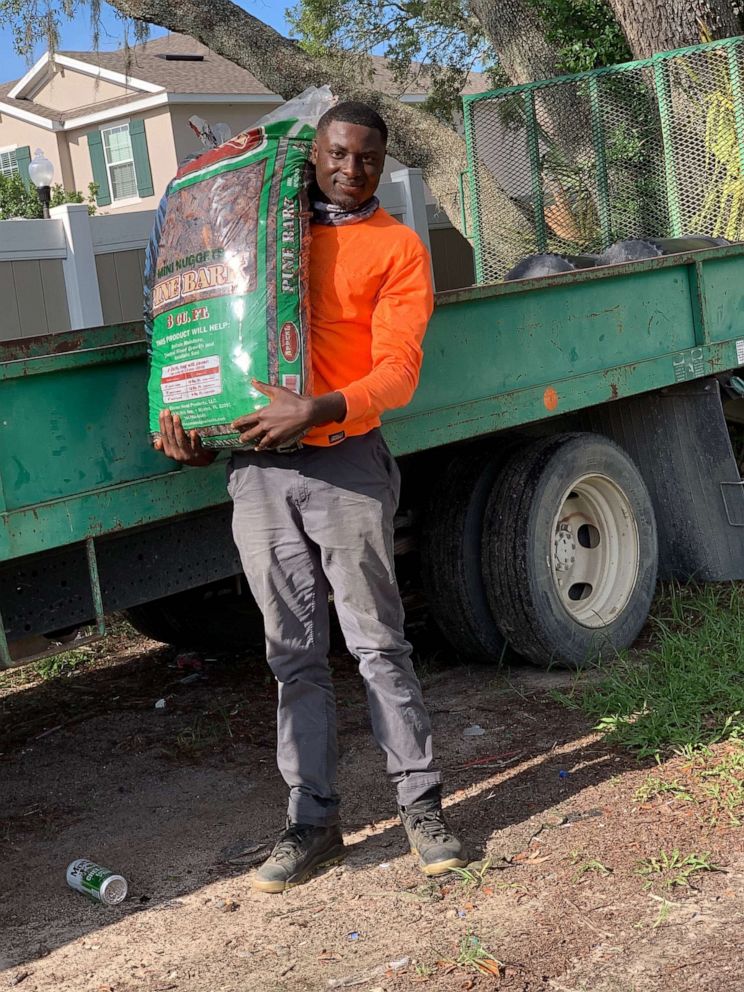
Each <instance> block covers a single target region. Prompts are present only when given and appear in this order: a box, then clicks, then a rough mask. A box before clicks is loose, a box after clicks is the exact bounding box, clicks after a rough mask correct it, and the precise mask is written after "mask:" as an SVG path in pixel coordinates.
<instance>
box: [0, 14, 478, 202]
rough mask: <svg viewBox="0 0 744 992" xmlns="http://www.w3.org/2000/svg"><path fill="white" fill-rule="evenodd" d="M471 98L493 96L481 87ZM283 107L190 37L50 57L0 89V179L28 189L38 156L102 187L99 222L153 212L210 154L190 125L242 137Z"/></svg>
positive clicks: (418, 97)
mask: <svg viewBox="0 0 744 992" xmlns="http://www.w3.org/2000/svg"><path fill="white" fill-rule="evenodd" d="M127 54H128V56H129V58H128V60H127ZM375 74H376V85H378V86H379V87H380V88H381V89H383V90H385V91H387V92H390V93H396V94H398V90H397V89H396V84H395V82H394V80H393V78H392V76H391V74H390V72H389V70H388V69H387V66H386V65H385V62H384V60H383V59H376V60H375ZM419 85H420V84H419ZM473 88H474V90H479V89H483V88H485V86H484V85H482V83H481V79H480V78H479V77H476V76H474V77H473ZM398 95H399V94H398ZM424 98H425V94H424V93H423V92H415V91H414V92H408V93H406V94H404V95H402V96H401V99H403V100H405V101H410V102H420V101H422V100H423V99H424ZM281 103H282V99H281V97H279V96H277V95H276V94H274V93H272V92H271V91H270V90H268V89H267V88H266V87H265V86H264V85H263V84H262V83H260V82H259V81H258V80H257V79H256V78H255V76H253V75H252V74H251V73H250V72H248V71H247V70H246V69H242V68H240V67H239V66H237V65H235V64H234V63H233V62H230V61H228V60H227V59H225V58H222V56H220V55H216V54H215V53H214V52H212V51H211V50H210V49H208V48H206V47H205V46H204V45H202V44H200V43H199V42H198V41H195V40H194V39H193V38H190V37H188V36H186V35H179V34H169V35H166V36H165V37H162V38H156V39H153V40H151V41H147V42H146V43H144V44H140V45H137V46H135V47H133V48H130V49H129V52H128V53H127V52H126V51H125V50H124V49H120V50H118V51H115V52H56V53H54V54H53V55H52V54H50V53H48V52H47V53H46V54H45V55H44V56H42V58H40V59H39V61H38V62H37V63H36V64H35V65H34V66H33V67H32V68H31V69H29V71H28V72H27V73H26V75H25V76H23V78H22V79H19V80H16V81H15V82H11V83H5V84H3V85H0V173H1V174H3V175H9V174H12V173H14V172H18V173H19V174H20V175H21V176H22V177H25V178H26V179H27V177H28V165H29V162H30V160H31V158H32V157H33V155H34V153H35V151H36V149H37V148H40V149H41V150H42V151H43V152H44V154H45V155H46V157H47V158H48V159H49V160H50V161H51V162H52V164H53V165H54V182H60V183H62V185H63V186H64V187H65V188H66V189H69V190H73V189H76V190H80V191H81V192H83V193H87V189H88V184H89V183H91V182H95V183H97V185H98V197H97V200H98V208H99V212H100V213H111V212H117V213H118V212H126V211H133V210H148V209H153V208H155V207H156V206H157V202H158V200H159V198H160V196H161V195H162V193H163V191H164V190H165V187H166V184H167V183H168V181H169V180H170V179H171V178H172V176H173V175H174V174H175V172H176V169H177V167H178V163H179V162H180V161H182V160H183V159H184V158H185V157H186V156H187V155H189V154H192V153H194V152H199V151H201V150H202V146H201V144H200V142H199V139H198V138H197V136H196V135H195V134H194V133H193V131H192V130H191V128H190V127H189V126H188V119H189V117H191V116H192V115H195V114H196V115H198V116H199V117H203V118H204V119H206V120H207V121H209V122H210V123H212V124H215V123H217V122H225V123H226V124H228V125H229V126H230V128H231V130H232V133H233V134H237V133H238V132H239V131H242V130H245V129H246V128H248V127H250V126H251V124H253V123H255V122H256V121H257V120H258V119H259V118H260V117H262V116H263V115H264V114H266V113H268V112H269V111H270V110H273V109H274V108H276V107H277V106H279V105H281ZM392 164H393V167H395V165H394V163H392ZM388 171H389V169H388Z"/></svg>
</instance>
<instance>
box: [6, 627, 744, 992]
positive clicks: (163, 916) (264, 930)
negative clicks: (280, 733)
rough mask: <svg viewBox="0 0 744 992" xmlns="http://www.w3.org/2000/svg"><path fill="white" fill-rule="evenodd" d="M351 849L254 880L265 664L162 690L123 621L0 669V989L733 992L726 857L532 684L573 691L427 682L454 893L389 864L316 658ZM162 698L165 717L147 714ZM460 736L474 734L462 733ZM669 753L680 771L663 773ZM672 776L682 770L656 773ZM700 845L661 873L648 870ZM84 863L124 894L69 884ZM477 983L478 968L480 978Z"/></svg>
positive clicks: (267, 708)
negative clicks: (288, 876) (458, 855)
mask: <svg viewBox="0 0 744 992" xmlns="http://www.w3.org/2000/svg"><path fill="white" fill-rule="evenodd" d="M334 668H335V675H336V681H337V692H338V701H339V723H340V744H341V749H342V760H341V773H340V786H341V792H342V794H343V796H344V816H345V836H346V840H347V843H348V847H349V851H348V858H347V860H346V862H345V864H344V865H343V866H340V867H336V868H331V869H329V870H327V871H326V872H325V873H324V874H321V875H319V876H318V877H317V878H315V879H314V880H312V881H311V882H310V883H308V884H307V885H305V886H302V887H300V888H297V889H293V890H291V891H290V892H288V893H287V894H285V895H282V896H269V895H264V894H260V893H255V892H253V891H252V890H251V886H250V879H251V873H252V871H253V870H254V868H255V865H256V864H257V863H259V862H260V860H262V858H263V857H265V855H266V854H267V853H268V847H267V846H268V845H270V844H271V842H272V840H273V839H274V837H275V835H276V833H277V831H278V830H279V829H280V828H281V826H282V820H283V813H284V800H285V791H284V787H283V783H282V782H281V779H280V777H279V775H278V773H277V771H276V768H275V765H274V754H273V738H274V686H273V683H272V681H271V680H270V679H269V678H267V676H266V673H265V672H264V670H263V669H262V667H261V663H260V662H257V661H255V660H254V661H253V662H251V661H243V662H236V661H233V662H228V661H213V662H210V663H208V664H207V666H206V676H207V678H206V679H204V680H202V679H198V680H195V681H192V682H191V683H189V684H183V683H182V682H181V681H180V680H181V679H183V678H184V677H187V676H188V675H189V674H191V670H190V669H188V668H186V669H179V668H178V667H176V666H175V663H174V653H173V651H172V650H170V649H166V648H163V647H162V646H159V645H156V644H155V643H154V642H152V641H147V640H145V639H143V638H141V637H139V636H136V635H134V634H133V633H132V632H131V630H128V629H127V628H126V627H125V626H124V625H119V628H118V632H117V633H116V634H114V635H113V636H111V637H109V638H108V639H107V641H106V642H105V643H104V645H103V647H102V648H99V649H98V650H96V651H92V652H91V658H90V660H89V661H88V662H87V663H86V664H85V665H81V666H80V667H79V668H77V669H76V670H75V671H74V672H72V673H71V674H69V675H66V674H63V675H61V676H58V677H56V678H51V679H50V678H47V679H42V678H40V677H39V676H38V675H36V674H34V673H33V672H31V671H30V670H28V669H25V670H19V671H17V672H10V673H6V674H4V675H0V717H1V722H0V776H1V778H2V795H3V801H2V807H0V859H1V863H0V969H2V970H1V971H0V988H2V987H3V986H7V987H11V988H13V987H17V988H20V989H21V992H51V990H54V992H134V990H137V992H166V990H174V992H176V990H177V992H208V990H210V992H211V990H214V989H219V990H223V992H254V990H256V992H273V990H279V989H282V990H288V992H306V990H308V992H309V990H313V992H314V990H322V989H329V988H334V987H336V988H356V989H359V990H361V992H400V990H406V992H408V990H411V992H413V990H416V989H419V988H422V989H423V990H426V992H444V990H460V989H462V990H469V989H476V990H479V992H480V990H490V989H499V990H503V992H537V990H557V992H657V990H664V992H672V990H674V992H686V990H715V992H719V990H721V992H723V990H727V992H728V990H737V989H741V988H742V987H743V985H742V978H741V963H740V955H741V950H742V944H743V939H742V922H743V921H744V845H743V844H742V836H741V831H740V829H739V828H737V827H736V826H730V825H717V826H711V825H710V823H709V822H708V820H709V818H708V817H706V816H705V815H704V812H703V810H702V809H701V808H700V806H699V805H697V804H695V803H693V802H689V801H683V800H682V799H680V797H679V795H678V794H672V795H671V796H666V795H665V794H662V795H661V796H657V797H656V798H650V799H649V800H648V801H645V802H644V801H639V800H638V798H637V796H636V792H637V790H638V788H639V787H640V786H642V784H643V783H644V782H646V781H647V780H648V778H649V775H650V774H652V773H653V774H659V770H658V769H656V770H654V769H653V768H652V767H651V766H652V763H651V762H645V763H639V762H638V761H637V760H636V759H635V758H634V757H633V756H632V755H631V754H629V753H628V752H626V751H620V750H613V749H612V748H610V747H608V746H607V745H606V744H605V743H604V742H603V741H602V740H601V739H600V738H599V737H598V736H597V735H596V734H594V733H592V731H591V728H590V727H589V725H588V724H587V722H586V720H585V719H584V718H583V717H582V716H581V715H580V714H579V713H577V712H575V711H572V710H567V709H566V708H564V707H563V706H561V705H560V704H559V703H558V702H556V701H555V700H554V699H553V698H552V697H551V695H550V691H549V690H550V689H551V688H553V687H555V686H556V685H566V684H567V683H568V681H569V676H566V675H562V674H560V673H547V674H544V673H543V674H540V673H537V672H535V671H533V670H531V669H522V668H512V669H504V670H498V669H494V668H485V667H483V668H465V667H452V668H444V669H443V668H439V669H438V670H437V669H436V668H435V669H434V670H432V669H431V667H429V668H428V669H425V670H424V671H423V677H422V681H423V683H424V688H425V693H426V697H427V700H428V703H429V706H430V709H431V712H432V716H433V721H434V728H435V734H436V738H435V744H436V747H437V751H438V755H439V760H440V762H441V765H442V767H443V769H444V772H445V775H446V794H447V799H446V802H447V806H448V808H449V814H450V817H451V820H452V822H453V823H454V824H455V825H456V826H457V828H458V829H459V830H460V831H461V832H462V833H463V834H464V835H465V837H466V838H467V840H468V842H469V843H470V845H471V847H472V851H473V852H474V857H477V858H478V859H483V858H487V859H489V860H490V867H487V868H485V870H478V869H477V868H474V869H473V872H472V877H471V878H459V877H457V876H455V875H449V876H447V877H446V878H443V879H441V880H437V881H431V882H427V881H426V880H425V879H424V878H423V876H422V875H420V874H419V872H418V870H417V868H416V864H415V863H414V860H413V858H412V857H411V855H410V854H409V853H408V852H407V850H406V844H405V841H404V835H403V831H402V828H401V827H400V825H399V823H398V821H397V820H396V817H395V805H394V799H393V795H392V792H391V790H390V788H389V786H388V785H387V783H386V780H385V775H384V769H383V761H382V757H381V755H380V754H379V753H378V751H377V750H376V747H375V745H374V742H373V741H372V738H371V734H370V729H369V723H368V719H367V710H366V703H365V697H364V692H363V688H362V685H361V682H360V679H359V677H358V675H357V673H356V671H355V668H354V666H353V664H352V662H351V660H350V659H348V658H345V657H339V658H337V659H336V660H335V662H334ZM160 698H164V699H165V700H166V706H165V709H164V710H157V709H156V708H155V703H156V701H157V700H158V699H160ZM473 724H478V725H479V726H480V727H481V728H482V729H483V730H484V731H485V732H484V733H483V734H481V735H479V736H465V735H464V733H463V732H464V731H465V729H466V728H467V727H469V726H471V725H473ZM675 762H676V763H677V766H678V768H676V770H675V767H674V763H675ZM677 771H678V772H679V774H680V775H682V774H683V773H684V767H683V759H674V761H673V762H672V764H671V765H670V767H669V768H667V769H663V770H662V774H665V775H666V776H667V778H670V777H673V776H674V775H675V774H677ZM675 849H676V850H678V852H679V859H680V860H681V858H682V857H686V856H688V855H692V854H695V855H696V856H698V857H700V858H704V856H707V860H708V864H709V865H711V866H715V867H720V868H722V869H725V870H722V871H710V870H699V871H695V872H693V873H691V874H690V875H689V882H690V883H691V884H689V885H681V884H674V882H675V876H678V875H679V874H680V873H679V871H677V870H675V869H674V868H671V869H668V870H666V871H661V872H659V873H654V874H651V875H642V874H639V864H640V863H642V862H643V860H644V859H648V858H652V857H658V856H659V853H660V852H661V851H666V852H667V853H671V852H673V851H674V850H675ZM76 857H90V858H93V859H95V860H97V861H99V862H100V863H102V864H104V865H108V866H110V867H113V868H115V869H116V870H118V871H120V872H122V873H123V874H124V875H125V876H126V877H127V879H128V880H129V884H130V894H129V897H128V899H127V901H126V902H125V903H123V904H122V905H120V906H118V907H113V908H105V907H101V906H98V905H95V904H93V903H91V902H89V901H88V900H87V899H86V898H85V897H84V896H82V895H80V894H78V893H76V892H74V891H72V890H71V889H69V888H67V886H66V884H65V867H66V865H67V864H68V862H70V861H71V860H72V859H74V858H76ZM485 969H490V971H491V972H494V973H493V974H487V973H484V970H485Z"/></svg>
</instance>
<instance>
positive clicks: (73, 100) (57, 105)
mask: <svg viewBox="0 0 744 992" xmlns="http://www.w3.org/2000/svg"><path fill="white" fill-rule="evenodd" d="M135 92H138V93H141V91H135V90H133V89H132V88H131V87H127V86H120V85H118V84H117V83H110V82H108V81H107V80H105V79H96V78H95V77H94V76H86V75H85V74H84V73H82V72H76V71H75V70H74V69H65V68H64V67H63V66H56V71H55V72H54V74H53V75H51V76H50V77H49V78H48V79H47V80H45V81H44V82H43V83H42V85H41V86H40V87H39V89H38V90H36V91H35V92H34V93H32V95H31V99H32V100H35V101H36V103H39V104H41V106H42V107H51V108H52V110H74V109H76V108H78V107H86V108H88V107H94V106H95V105H96V104H97V103H103V102H104V101H105V100H115V99H117V98H118V97H123V96H128V95H129V94H134V93H135Z"/></svg>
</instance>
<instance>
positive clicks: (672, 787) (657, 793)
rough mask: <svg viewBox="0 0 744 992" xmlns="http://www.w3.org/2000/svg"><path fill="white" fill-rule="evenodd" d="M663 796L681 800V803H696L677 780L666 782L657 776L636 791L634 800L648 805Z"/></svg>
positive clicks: (649, 779)
mask: <svg viewBox="0 0 744 992" xmlns="http://www.w3.org/2000/svg"><path fill="white" fill-rule="evenodd" d="M662 796H668V797H669V798H670V799H679V800H680V801H681V802H686V803H691V802H694V801H695V799H694V796H693V795H692V793H691V792H690V791H689V790H688V789H686V788H685V786H683V785H681V784H680V782H679V781H678V780H677V779H676V778H675V779H674V780H673V781H671V782H666V781H665V780H664V779H663V778H659V777H658V776H657V775H650V776H649V777H648V778H647V779H646V781H645V782H644V783H643V785H641V786H639V788H637V789H636V792H635V796H634V797H633V798H634V799H635V801H636V802H638V803H647V802H650V800H652V799H659V798H661V797H662Z"/></svg>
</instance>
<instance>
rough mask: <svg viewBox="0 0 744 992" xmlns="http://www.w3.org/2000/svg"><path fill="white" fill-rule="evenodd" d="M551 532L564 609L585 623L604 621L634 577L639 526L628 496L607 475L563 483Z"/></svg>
mask: <svg viewBox="0 0 744 992" xmlns="http://www.w3.org/2000/svg"><path fill="white" fill-rule="evenodd" d="M551 536H552V544H551V574H552V577H553V582H554V583H555V588H556V591H557V593H558V596H559V598H560V601H561V603H562V605H563V607H564V609H565V610H566V612H567V613H568V614H569V615H570V616H571V618H572V619H573V620H575V621H576V622H577V623H579V624H581V625H582V626H583V627H591V628H598V627H606V626H607V625H608V624H610V623H612V622H613V621H614V620H615V619H617V617H618V616H619V615H620V614H621V613H622V611H623V610H624V609H625V607H626V606H627V604H628V600H629V599H630V597H631V595H632V593H633V589H634V588H635V586H636V582H637V579H638V569H639V564H640V542H639V538H638V526H637V524H636V520H635V516H634V514H633V510H632V507H631V505H630V503H629V501H628V499H627V497H626V496H625V494H624V493H623V491H622V490H621V489H620V488H619V487H618V486H617V485H615V483H614V482H612V480H611V479H608V478H607V477H606V476H603V475H585V476H582V477H581V478H579V479H577V480H576V481H575V482H574V483H573V484H572V485H571V486H570V487H569V488H568V489H566V491H565V493H564V495H563V498H562V500H561V505H560V509H559V511H558V513H557V514H556V516H555V520H554V523H553V529H552V532H551Z"/></svg>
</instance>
